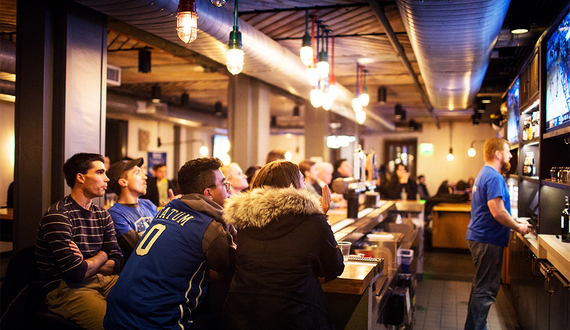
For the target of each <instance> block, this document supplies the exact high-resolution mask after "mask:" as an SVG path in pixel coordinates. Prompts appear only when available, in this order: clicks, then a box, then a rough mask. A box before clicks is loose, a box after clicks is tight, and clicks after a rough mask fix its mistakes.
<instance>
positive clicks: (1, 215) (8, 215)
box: [0, 209, 14, 220]
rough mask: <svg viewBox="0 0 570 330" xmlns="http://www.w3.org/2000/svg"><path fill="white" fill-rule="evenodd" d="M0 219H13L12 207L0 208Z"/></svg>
mask: <svg viewBox="0 0 570 330" xmlns="http://www.w3.org/2000/svg"><path fill="white" fill-rule="evenodd" d="M0 219H3V220H13V219H14V209H0Z"/></svg>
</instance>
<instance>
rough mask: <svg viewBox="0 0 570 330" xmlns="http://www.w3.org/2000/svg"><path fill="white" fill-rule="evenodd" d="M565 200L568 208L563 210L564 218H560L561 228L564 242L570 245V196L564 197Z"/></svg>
mask: <svg viewBox="0 0 570 330" xmlns="http://www.w3.org/2000/svg"><path fill="white" fill-rule="evenodd" d="M564 199H565V200H566V208H565V209H564V210H562V216H561V217H560V228H561V230H562V242H567V243H570V237H569V235H568V227H569V226H570V217H569V216H568V214H569V213H570V211H569V208H570V207H569V206H568V196H564Z"/></svg>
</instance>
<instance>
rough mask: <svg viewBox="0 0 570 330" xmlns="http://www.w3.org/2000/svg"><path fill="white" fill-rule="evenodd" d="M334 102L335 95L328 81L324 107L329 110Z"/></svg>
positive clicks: (324, 95)
mask: <svg viewBox="0 0 570 330" xmlns="http://www.w3.org/2000/svg"><path fill="white" fill-rule="evenodd" d="M333 104H334V95H332V94H331V86H330V85H329V84H328V83H327V86H326V88H325V91H324V94H323V109H325V110H326V111H329V110H330V109H332V106H333Z"/></svg>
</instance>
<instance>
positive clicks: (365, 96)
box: [360, 69, 370, 107]
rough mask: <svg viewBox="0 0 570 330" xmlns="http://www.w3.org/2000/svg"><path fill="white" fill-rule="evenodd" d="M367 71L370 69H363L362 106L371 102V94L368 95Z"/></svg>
mask: <svg viewBox="0 0 570 330" xmlns="http://www.w3.org/2000/svg"><path fill="white" fill-rule="evenodd" d="M366 72H368V70H364V69H363V70H362V75H363V79H362V94H360V101H361V102H362V106H363V107H365V106H367V105H368V103H370V96H369V95H368V90H367V89H366Z"/></svg>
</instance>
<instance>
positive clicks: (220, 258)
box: [104, 157, 235, 329]
mask: <svg viewBox="0 0 570 330" xmlns="http://www.w3.org/2000/svg"><path fill="white" fill-rule="evenodd" d="M221 166H222V162H221V161H220V160H219V159H217V158H213V157H204V158H197V159H193V160H190V161H188V162H186V164H184V166H182V168H181V169H180V171H179V172H178V180H179V183H180V188H181V189H182V193H183V196H182V197H180V198H179V199H173V200H172V201H170V203H168V204H166V205H165V206H164V207H163V208H162V209H161V210H160V211H159V212H158V214H157V215H156V217H155V218H154V220H153V221H152V222H151V224H150V228H149V229H147V230H146V232H145V233H144V235H143V237H142V238H141V241H140V242H139V243H138V245H137V247H136V249H135V252H134V253H133V254H132V255H131V257H130V259H129V262H128V263H127V264H126V265H125V269H123V272H122V274H121V276H120V278H119V280H118V281H117V284H116V285H115V287H114V288H113V290H111V292H110V293H109V295H108V297H107V315H106V316H105V321H104V326H105V328H106V329H190V328H191V327H198V328H199V327H200V326H205V327H207V326H209V324H210V322H214V320H213V318H210V317H209V315H208V314H207V313H204V314H199V313H198V310H199V309H200V308H203V307H204V306H202V303H203V301H204V297H205V295H206V293H207V291H208V290H209V284H210V270H212V271H215V272H217V273H219V274H221V275H222V276H231V274H233V272H234V270H235V244H234V242H233V238H232V236H231V234H230V233H229V232H228V226H227V224H226V222H225V221H224V220H223V219H222V211H223V205H224V203H225V202H226V199H227V198H228V192H229V190H230V189H231V186H230V184H229V182H228V181H226V179H225V178H224V175H223V174H222V171H221V170H220V167H221ZM224 299H225V297H223V298H222V299H221V300H222V301H223V300H224ZM198 307H200V308H199V309H198V310H197V308H198Z"/></svg>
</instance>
